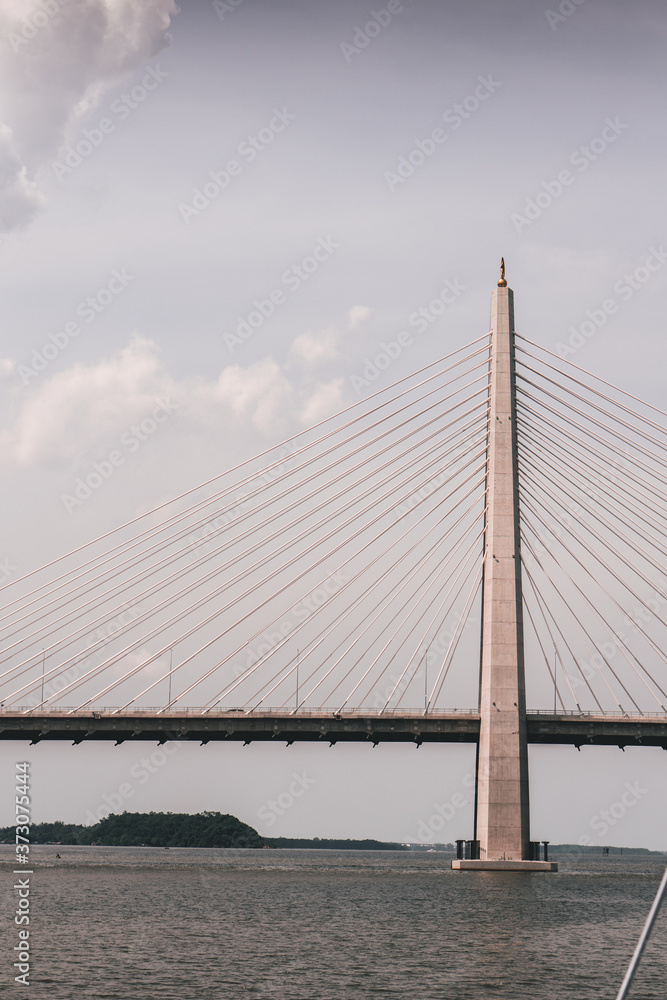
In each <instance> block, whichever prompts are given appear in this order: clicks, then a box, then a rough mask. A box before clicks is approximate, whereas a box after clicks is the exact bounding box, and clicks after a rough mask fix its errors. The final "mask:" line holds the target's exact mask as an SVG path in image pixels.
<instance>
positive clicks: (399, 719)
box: [0, 709, 667, 750]
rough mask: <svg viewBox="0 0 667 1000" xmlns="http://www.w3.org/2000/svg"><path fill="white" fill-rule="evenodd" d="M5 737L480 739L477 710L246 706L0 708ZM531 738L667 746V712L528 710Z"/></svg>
mask: <svg viewBox="0 0 667 1000" xmlns="http://www.w3.org/2000/svg"><path fill="white" fill-rule="evenodd" d="M0 739H3V740H29V741H30V742H31V743H39V742H40V741H41V740H61V741H65V740H68V741H71V742H72V743H81V742H83V741H84V740H94V741H100V740H113V741H115V742H116V743H124V742H126V741H141V740H143V741H155V742H157V743H164V742H166V741H168V740H190V741H199V742H201V743H209V742H213V741H221V740H232V741H237V740H240V741H243V742H244V743H249V742H253V741H260V740H261V741H267V740H274V741H276V742H283V741H284V742H285V743H294V742H297V741H305V742H322V741H323V742H329V743H332V744H333V743H344V742H362V743H366V742H369V743H372V744H378V743H413V744H416V745H420V744H422V743H476V742H477V741H478V739H479V714H478V713H476V712H455V711H451V712H429V713H428V715H424V714H423V713H421V712H414V713H412V714H409V713H401V714H398V713H396V714H395V713H391V712H384V713H377V712H376V713H373V712H342V713H339V712H303V711H299V713H298V714H297V715H293V714H289V713H284V712H252V713H245V712H243V711H224V712H208V713H206V714H203V713H202V712H201V710H199V709H190V710H189V711H180V712H164V713H158V712H157V711H139V712H115V711H114V710H112V709H105V710H103V711H95V712H93V711H85V712H77V711H71V712H70V711H58V712H56V711H54V712H48V713H40V714H38V713H36V712H35V713H32V714H31V713H30V712H28V711H6V710H4V711H1V712H0ZM528 742H529V743H542V744H545V743H552V744H573V745H575V746H577V747H581V746H587V745H598V746H659V747H662V748H663V749H664V750H667V716H663V715H611V714H609V715H593V714H586V713H582V714H579V713H564V714H561V713H557V714H552V713H549V712H529V713H528Z"/></svg>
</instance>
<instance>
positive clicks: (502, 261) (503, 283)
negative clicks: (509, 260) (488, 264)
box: [498, 257, 507, 288]
mask: <svg viewBox="0 0 667 1000" xmlns="http://www.w3.org/2000/svg"><path fill="white" fill-rule="evenodd" d="M506 287H507V282H506V281H505V258H504V257H501V258H500V277H499V278H498V288H506Z"/></svg>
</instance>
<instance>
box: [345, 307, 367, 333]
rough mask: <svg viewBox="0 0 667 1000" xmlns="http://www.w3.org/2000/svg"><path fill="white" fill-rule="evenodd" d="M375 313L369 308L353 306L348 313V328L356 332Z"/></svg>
mask: <svg viewBox="0 0 667 1000" xmlns="http://www.w3.org/2000/svg"><path fill="white" fill-rule="evenodd" d="M372 312H373V310H372V309H370V308H369V307H368V306H352V308H351V309H349V310H348V313H347V326H348V329H349V330H356V328H357V327H358V326H360V325H361V324H362V323H363V322H364V320H366V319H368V317H369V316H370V315H371V313H372Z"/></svg>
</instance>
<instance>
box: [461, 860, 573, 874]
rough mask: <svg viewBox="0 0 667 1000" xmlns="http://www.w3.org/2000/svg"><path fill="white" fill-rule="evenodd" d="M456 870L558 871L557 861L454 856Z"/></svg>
mask: <svg viewBox="0 0 667 1000" xmlns="http://www.w3.org/2000/svg"><path fill="white" fill-rule="evenodd" d="M452 868H453V869H454V871H470V872H557V871H558V862H557V861H463V860H461V859H459V858H454V860H453V861H452Z"/></svg>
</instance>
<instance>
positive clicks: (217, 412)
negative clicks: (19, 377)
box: [0, 335, 345, 468]
mask: <svg viewBox="0 0 667 1000" xmlns="http://www.w3.org/2000/svg"><path fill="white" fill-rule="evenodd" d="M14 367H15V366H14V362H13V361H10V360H0V375H2V374H5V375H10V374H11V373H12V372H13V371H14ZM344 387H345V383H344V380H343V379H342V378H340V377H338V378H334V379H331V380H328V381H318V382H315V383H314V384H313V381H312V379H311V378H310V376H308V375H307V374H306V375H305V376H300V375H299V374H298V373H297V374H296V375H294V374H292V373H291V372H290V370H289V365H287V366H281V365H280V364H278V362H276V361H275V360H274V359H273V358H270V357H269V358H264V359H263V360H261V361H257V362H254V363H253V364H250V365H248V366H247V367H242V366H241V365H228V366H227V367H225V368H223V369H222V371H221V372H220V374H219V375H218V377H217V378H215V379H213V380H210V381H207V380H205V379H201V378H194V377H192V378H186V379H182V380H178V379H176V378H174V376H173V375H172V374H171V373H170V372H169V371H168V370H167V368H166V367H165V365H164V363H163V361H162V358H161V356H160V352H159V350H158V347H157V345H156V344H155V343H154V342H152V341H150V340H147V339H146V338H144V337H141V336H138V335H137V336H135V337H134V338H133V339H132V340H131V342H130V343H129V344H128V345H127V346H126V347H125V348H123V349H122V350H121V351H119V352H118V353H117V354H115V355H113V356H111V357H108V358H104V359H102V360H100V361H97V362H94V363H92V364H88V365H86V364H81V363H79V364H75V365H72V366H71V367H70V368H67V369H65V370H63V371H60V372H57V373H56V374H55V375H53V376H51V377H50V378H47V377H42V379H40V380H39V381H37V382H33V383H31V384H30V385H29V386H28V387H26V388H25V389H23V390H20V389H18V388H17V389H16V391H15V393H14V395H13V399H14V406H15V411H14V415H13V417H12V418H10V421H9V423H10V426H8V427H6V428H5V429H4V430H0V464H2V465H5V466H23V467H25V466H31V465H39V464H45V465H49V466H52V467H56V468H67V467H69V466H71V464H72V462H73V461H76V460H77V459H78V458H80V456H81V455H82V454H85V453H86V452H88V451H90V450H93V451H98V452H101V451H102V450H104V449H105V448H111V447H113V445H114V442H115V441H117V440H118V438H119V436H120V435H121V434H122V433H123V432H124V431H126V430H127V429H128V428H130V427H131V425H132V424H133V423H137V422H140V421H141V420H142V419H143V418H145V417H146V416H148V415H149V414H150V412H151V411H152V409H153V408H154V407H155V405H156V401H157V400H168V401H169V402H170V403H171V404H173V406H174V408H175V409H176V411H177V413H178V421H177V424H178V427H179V433H182V434H184V435H185V437H186V439H187V440H190V441H191V442H195V441H196V442H197V444H200V443H201V439H202V434H203V433H205V435H206V437H207V438H208V439H209V441H210V439H211V438H212V439H213V441H214V442H215V444H216V445H219V444H221V443H222V444H223V445H228V444H229V441H230V435H231V434H232V433H233V434H234V435H236V436H239V435H241V436H244V437H247V438H251V439H253V440H254V439H256V438H257V436H258V434H259V436H260V438H262V439H263V441H264V442H266V440H275V439H276V437H277V436H278V437H286V436H289V435H290V434H293V433H296V432H297V431H300V430H302V429H303V427H304V426H308V425H309V424H311V423H314V422H317V421H319V420H321V419H323V418H324V417H326V416H329V415H330V414H332V413H335V412H336V411H337V410H339V409H341V408H342V407H343V406H344V405H345V399H344ZM171 426H172V425H171V423H170V427H171ZM260 446H261V442H260Z"/></svg>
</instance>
